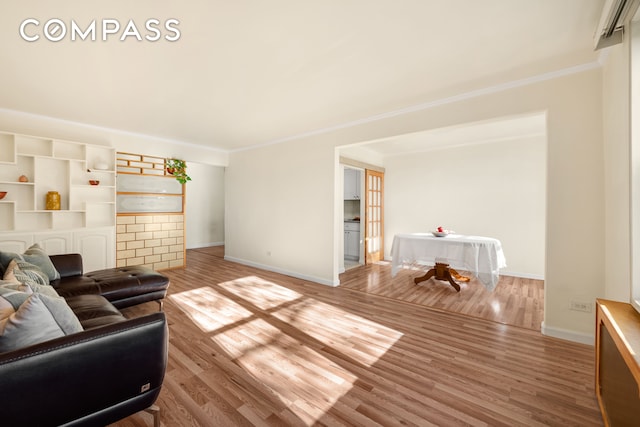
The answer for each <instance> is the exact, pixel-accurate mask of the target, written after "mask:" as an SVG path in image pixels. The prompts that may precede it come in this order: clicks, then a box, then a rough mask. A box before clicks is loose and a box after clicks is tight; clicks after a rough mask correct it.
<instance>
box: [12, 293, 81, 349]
mask: <svg viewBox="0 0 640 427" xmlns="http://www.w3.org/2000/svg"><path fill="white" fill-rule="evenodd" d="M82 330H83V329H82V325H81V324H80V321H79V320H78V318H77V317H76V315H75V314H74V313H73V311H72V310H71V308H69V306H68V305H67V303H66V301H65V300H64V298H60V297H50V296H47V295H43V294H39V293H32V294H29V293H25V292H19V291H16V290H13V289H8V288H6V287H0V352H6V351H11V350H15V349H18V348H22V347H26V346H29V345H33V344H37V343H39V342H44V341H48V340H51V339H54V338H58V337H61V336H64V335H69V334H73V333H76V332H80V331H82Z"/></svg>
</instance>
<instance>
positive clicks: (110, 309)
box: [66, 295, 127, 330]
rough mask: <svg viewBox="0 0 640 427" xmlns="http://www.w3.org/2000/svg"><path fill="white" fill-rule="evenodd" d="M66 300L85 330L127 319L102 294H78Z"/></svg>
mask: <svg viewBox="0 0 640 427" xmlns="http://www.w3.org/2000/svg"><path fill="white" fill-rule="evenodd" d="M66 300H67V304H69V307H70V308H71V310H73V312H74V314H75V315H76V316H77V317H78V320H79V321H80V324H82V327H83V328H84V329H85V330H87V329H92V328H97V327H99V326H104V325H109V324H111V323H116V322H122V321H125V320H127V319H126V318H125V317H124V316H123V315H122V314H121V313H120V312H119V311H118V309H117V308H115V307H114V306H113V305H112V304H111V303H110V302H109V301H107V300H106V299H105V298H104V297H102V296H100V295H77V296H72V297H68V298H67V299H66Z"/></svg>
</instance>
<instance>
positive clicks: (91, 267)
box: [74, 227, 116, 273]
mask: <svg viewBox="0 0 640 427" xmlns="http://www.w3.org/2000/svg"><path fill="white" fill-rule="evenodd" d="M115 234H116V233H115V229H114V228H113V227H104V228H96V229H91V230H86V231H77V232H75V233H74V249H75V251H76V252H78V253H80V254H82V264H83V269H84V272H85V273H88V272H91V271H96V270H102V269H105V268H113V267H115V252H116V250H115Z"/></svg>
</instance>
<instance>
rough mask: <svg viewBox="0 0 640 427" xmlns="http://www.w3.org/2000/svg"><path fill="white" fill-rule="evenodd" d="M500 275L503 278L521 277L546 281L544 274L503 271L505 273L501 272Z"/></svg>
mask: <svg viewBox="0 0 640 427" xmlns="http://www.w3.org/2000/svg"><path fill="white" fill-rule="evenodd" d="M500 275H501V276H513V277H520V278H522V279H535V280H544V275H542V274H531V273H519V272H517V271H506V270H503V271H501V272H500Z"/></svg>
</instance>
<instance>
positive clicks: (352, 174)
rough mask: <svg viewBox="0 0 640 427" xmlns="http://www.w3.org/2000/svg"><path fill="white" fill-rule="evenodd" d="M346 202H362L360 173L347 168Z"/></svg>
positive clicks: (345, 177) (345, 172)
mask: <svg viewBox="0 0 640 427" xmlns="http://www.w3.org/2000/svg"><path fill="white" fill-rule="evenodd" d="M344 200H360V171H359V170H355V169H349V168H345V170H344Z"/></svg>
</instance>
